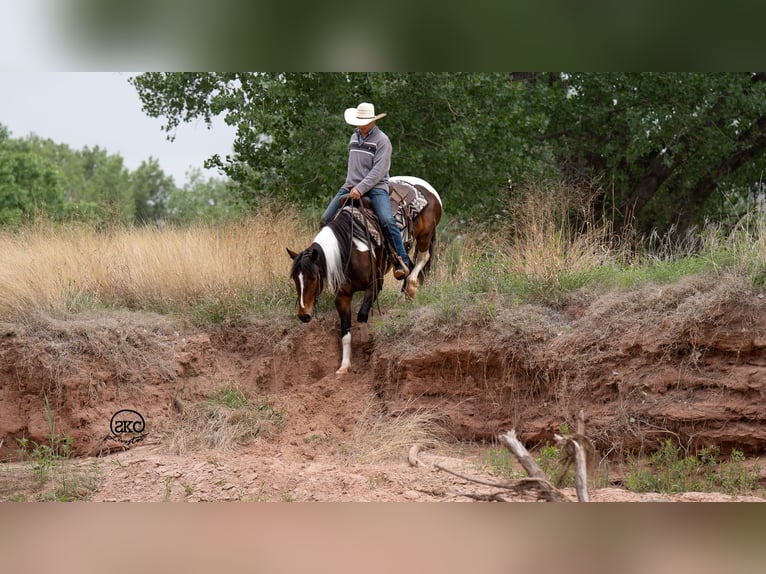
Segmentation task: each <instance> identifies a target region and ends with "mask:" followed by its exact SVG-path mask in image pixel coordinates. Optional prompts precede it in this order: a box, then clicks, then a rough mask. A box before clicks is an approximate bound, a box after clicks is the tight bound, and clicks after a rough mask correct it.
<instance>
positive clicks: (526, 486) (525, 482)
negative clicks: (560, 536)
mask: <svg viewBox="0 0 766 574" xmlns="http://www.w3.org/2000/svg"><path fill="white" fill-rule="evenodd" d="M433 466H434V468H436V469H438V470H443V471H444V472H446V473H449V474H452V475H454V476H457V477H458V478H462V479H463V480H467V481H469V482H475V483H476V484H481V485H484V486H492V487H494V488H503V489H505V490H512V491H514V492H516V493H517V494H521V493H523V492H524V491H527V490H531V489H533V488H537V489H538V490H540V491H541V492H542V493H544V496H543V498H551V497H552V498H553V500H552V502H558V501H559V500H563V501H568V499H567V498H566V496H565V495H564V494H563V493H562V492H560V491H557V492H558V494H555V493H554V494H552V495H550V497H549V496H546V495H545V493H546V492H547V491H548V490H549V489H550V488H552V486H551V484H550V483H549V482H548V481H547V480H545V479H544V478H522V479H519V480H517V481H516V482H515V483H513V484H502V483H497V482H491V481H489V480H482V479H480V478H474V477H472V476H468V475H465V474H462V473H459V472H457V471H454V470H450V469H449V468H447V467H445V466H442V465H440V464H439V463H438V462H435V463H434V464H433ZM554 490H555V489H554ZM457 494H458V496H467V497H468V498H474V499H476V500H497V501H503V502H504V501H505V499H503V498H502V497H500V496H499V493H494V494H486V495H485V494H471V495H469V494H465V493H460V492H459V493H457ZM558 495H560V497H561V498H557V496H558Z"/></svg>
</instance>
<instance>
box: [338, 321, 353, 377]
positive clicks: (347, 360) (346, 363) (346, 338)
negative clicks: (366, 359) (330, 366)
mask: <svg viewBox="0 0 766 574" xmlns="http://www.w3.org/2000/svg"><path fill="white" fill-rule="evenodd" d="M341 341H342V342H343V358H342V359H341V361H340V368H338V370H337V371H335V373H336V374H338V375H342V374H343V373H345V372H347V371H348V368H349V367H350V366H351V333H350V332H349V333H346V334H345V335H343V338H342V339H341Z"/></svg>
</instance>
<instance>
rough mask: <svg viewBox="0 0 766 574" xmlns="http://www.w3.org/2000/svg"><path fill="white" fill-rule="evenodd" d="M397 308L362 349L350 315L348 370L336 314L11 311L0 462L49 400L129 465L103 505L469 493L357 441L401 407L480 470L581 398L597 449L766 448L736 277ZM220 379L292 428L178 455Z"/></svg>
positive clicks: (750, 334)
mask: <svg viewBox="0 0 766 574" xmlns="http://www.w3.org/2000/svg"><path fill="white" fill-rule="evenodd" d="M733 293H734V294H735V296H733ZM385 311H386V312H385V313H384V314H383V315H382V316H379V317H376V318H375V320H374V322H373V326H372V329H371V338H370V340H369V341H367V342H364V343H357V341H359V339H360V337H359V331H358V329H357V328H356V327H355V328H354V332H353V336H354V340H355V343H354V350H353V364H352V368H351V372H350V373H348V374H346V375H342V376H340V375H336V374H335V369H336V368H337V366H338V364H339V362H340V348H339V342H338V340H337V334H336V330H337V318H336V316H335V315H334V313H333V312H330V311H328V312H326V313H323V314H321V315H320V316H319V317H318V318H317V320H315V321H312V322H311V323H309V324H307V325H303V324H300V323H299V322H298V321H297V320H295V319H294V318H293V317H290V316H285V317H279V318H277V319H273V320H269V321H263V320H251V321H247V322H245V323H244V324H242V325H237V326H233V325H228V326H221V327H216V328H211V329H206V330H203V329H199V328H191V327H189V326H182V325H181V324H179V323H177V322H175V321H172V320H170V319H168V318H166V317H162V316H156V315H150V314H142V313H130V312H108V313H107V312H103V313H92V314H86V315H76V316H70V317H58V318H55V319H54V318H51V317H46V316H40V317H35V318H32V319H30V320H29V321H28V322H27V323H26V324H24V325H7V324H6V325H0V440H2V444H1V445H0V460H13V459H14V458H15V457H16V456H17V453H18V439H20V438H22V437H27V438H29V439H31V440H34V441H37V442H44V441H46V440H47V437H48V436H49V434H50V427H49V420H48V417H47V416H46V414H47V410H46V406H45V401H44V397H47V398H48V402H49V412H50V415H51V416H50V418H51V420H52V421H53V423H54V425H55V430H56V432H57V433H58V434H60V435H67V436H71V437H73V445H74V448H75V452H76V454H78V455H80V456H84V457H102V459H103V460H112V459H114V460H117V461H120V462H119V463H116V464H114V465H111V466H109V467H108V472H106V471H104V470H103V469H104V468H106V467H105V466H104V465H102V472H105V473H106V476H105V480H104V484H103V486H102V489H101V490H100V491H98V492H97V493H95V495H94V499H96V500H114V499H117V500H122V499H126V498H127V499H131V500H135V499H141V500H145V499H168V498H169V499H189V498H190V497H191V498H192V499H193V498H194V496H196V497H197V498H196V499H199V500H210V499H221V498H223V499H227V498H228V499H248V500H257V499H260V498H263V499H268V500H275V499H284V500H288V499H289V500H346V499H360V500H362V499H363V500H444V499H454V498H456V497H457V496H456V494H455V492H456V490H459V488H463V487H465V485H463V487H458V483H459V482H460V480H459V479H456V478H447V476H446V475H445V474H444V473H440V472H437V471H435V470H434V469H433V468H431V469H430V470H425V469H414V468H411V467H408V465H407V463H406V452H402V453H401V455H400V456H398V458H397V457H394V458H393V459H390V460H389V461H387V462H386V461H383V462H381V461H373V462H369V463H366V462H365V463H360V462H359V460H360V459H359V458H357V459H354V458H353V457H352V456H350V455H349V452H350V450H352V449H353V446H354V442H355V441H356V440H357V439H358V433H359V428H360V424H361V423H364V422H365V421H369V420H370V419H371V418H374V417H379V418H383V419H394V418H396V417H397V416H400V415H402V413H418V412H420V413H422V412H428V413H430V414H431V416H432V421H433V422H434V423H435V425H436V426H437V427H438V429H439V430H440V433H441V438H442V439H443V440H442V442H440V443H439V449H435V450H433V451H431V452H429V451H426V452H425V453H424V455H423V456H425V457H429V456H430V457H434V456H443V457H446V459H447V460H450V461H453V462H454V463H455V464H456V465H458V464H465V463H466V461H469V462H470V464H471V468H472V469H473V470H474V471H476V472H481V471H482V459H481V455H480V453H479V451H478V450H476V451H473V450H471V449H473V448H474V447H470V448H469V447H467V446H465V445H466V444H468V443H471V444H474V445H478V444H481V442H482V441H484V442H485V443H486V442H491V441H492V439H493V437H495V436H496V435H497V434H498V433H500V432H502V431H504V430H508V429H510V428H515V429H517V431H518V433H519V435H520V437H521V438H522V439H523V440H524V441H525V443H526V444H527V445H528V447H529V448H534V447H535V446H539V445H541V444H544V443H545V441H549V440H552V438H553V433H554V432H558V431H559V429H560V428H562V425H567V426H568V427H569V428H571V429H573V428H574V421H575V416H576V414H577V412H578V411H579V410H580V409H583V410H584V411H585V413H586V416H587V425H588V433H589V435H590V436H591V437H592V439H593V440H594V442H595V444H596V447H597V449H598V451H599V453H600V454H601V455H602V456H617V455H619V454H623V453H625V452H627V451H631V452H641V451H643V452H645V453H646V452H650V451H651V450H653V449H654V448H655V447H656V446H657V445H658V444H660V443H661V442H662V441H664V440H665V439H666V438H668V437H670V438H673V439H674V441H676V442H677V443H678V444H679V445H681V446H683V447H688V448H692V449H694V448H696V447H700V446H710V445H717V446H718V447H719V448H720V449H721V453H722V454H723V455H726V454H727V453H729V452H730V451H731V450H732V449H734V448H736V449H739V450H742V451H743V452H745V453H746V454H747V455H760V454H763V453H764V451H765V450H766V400H764V399H766V301H765V300H764V298H763V296H762V295H761V294H759V293H753V292H749V291H748V290H747V289H746V288H745V287H744V286H742V285H740V284H736V283H732V282H720V281H718V282H717V281H715V280H711V279H700V278H693V279H687V280H684V281H681V282H680V283H678V284H676V285H672V286H659V287H658V286H644V287H641V288H640V289H636V290H633V291H628V292H622V293H621V294H620V295H614V294H607V295H602V296H598V297H596V296H593V295H588V294H584V293H576V294H573V295H571V296H569V298H568V300H566V301H564V302H563V303H562V305H560V306H559V307H557V308H550V307H545V306H536V305H521V306H516V307H513V308H503V307H493V308H492V311H491V313H489V312H481V313H475V314H474V315H475V316H474V315H471V314H470V313H468V314H466V315H464V316H461V317H459V318H458V320H452V321H445V320H444V318H443V317H442V316H440V314H439V312H438V311H435V310H434V309H432V308H430V307H422V308H415V309H412V311H411V314H412V315H411V316H412V317H414V318H415V321H414V322H413V323H412V324H411V325H409V326H407V327H405V328H402V329H401V330H399V331H398V332H396V333H394V334H392V333H391V332H390V331H391V330H390V328H389V327H390V323H387V321H390V320H392V319H391V317H390V316H389V314H390V313H391V310H385ZM223 386H229V387H235V388H240V389H242V390H243V391H245V392H247V394H248V395H249V396H252V397H263V398H265V399H267V400H268V404H269V405H270V406H269V408H270V409H273V410H274V411H275V412H279V413H280V416H279V424H278V425H277V426H276V427H274V428H272V429H271V430H270V431H269V432H268V433H263V436H260V437H258V438H257V439H255V440H254V441H251V442H249V443H247V444H244V443H243V444H242V445H240V446H239V447H238V448H237V449H235V450H234V451H225V450H221V451H219V452H213V453H212V454H211V451H204V452H202V451H198V452H189V453H186V454H185V455H183V456H181V455H174V454H172V453H170V452H169V451H168V449H167V448H166V445H167V441H166V437H167V433H168V432H169V431H170V430H171V429H173V428H174V425H177V422H178V420H179V417H181V416H182V415H183V413H184V412H188V409H190V408H193V406H194V405H196V404H199V403H200V402H202V401H204V400H206V398H208V397H209V396H210V394H211V393H213V392H214V391H215V390H216V389H219V388H221V387H223ZM120 409H133V410H135V411H138V412H140V413H141V415H142V416H143V417H144V419H145V421H146V433H147V434H146V439H145V440H144V441H142V442H141V443H136V444H135V445H132V446H131V447H130V448H129V449H128V450H127V451H126V450H125V448H124V445H123V444H121V443H119V442H117V441H115V440H114V439H109V438H107V437H108V436H109V435H110V432H111V431H110V426H109V425H110V420H111V417H112V415H113V414H114V413H115V412H117V411H118V410H120ZM460 441H462V445H463V446H460V445H461V442H460ZM476 448H478V447H476ZM440 449H441V450H440ZM469 451H470V452H469ZM110 453H112V454H110ZM107 455H108V456H107ZM104 457H106V458H104ZM88 460H89V459H88ZM459 461H463V462H462V463H459ZM112 467H114V468H112ZM128 468H129V469H130V470H125V469H128ZM192 469H197V470H196V471H193V470H192ZM221 469H228V470H229V474H228V475H227V476H226V478H217V473H219V472H223V471H222V470H221ZM195 473H196V474H195ZM168 476H170V480H169V481H168V479H167V477H168ZM437 476H438V478H436V477H437ZM277 477H282V478H277ZM403 477H407V478H406V479H405V478H403ZM144 479H145V480H148V481H152V482H151V484H152V486H151V488H146V487H145V485H144V486H142V484H143V483H142V481H143V480H144ZM203 479H204V480H203ZM182 483H183V484H185V485H186V486H184V487H183V488H182V486H181V485H182ZM215 484H219V486H218V487H214V485H215ZM168 485H170V486H169V487H168ZM226 485H231V486H230V488H228V489H227V490H222V488H223V487H224V486H226ZM168 488H170V490H168ZM264 489H265V490H264ZM139 492H144V493H145V494H139ZM259 492H260V494H258V493H259ZM605 492H606V491H605ZM194 493H196V495H195V494H194ZM214 493H215V494H214ZM221 493H223V494H221ZM626 496H628V495H626ZM630 496H634V499H641V497H639V496H638V495H630ZM596 498H597V497H596Z"/></svg>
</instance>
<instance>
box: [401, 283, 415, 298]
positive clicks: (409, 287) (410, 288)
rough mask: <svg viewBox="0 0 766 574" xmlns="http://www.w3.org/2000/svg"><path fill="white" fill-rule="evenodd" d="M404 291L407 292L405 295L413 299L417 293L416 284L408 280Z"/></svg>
mask: <svg viewBox="0 0 766 574" xmlns="http://www.w3.org/2000/svg"><path fill="white" fill-rule="evenodd" d="M404 292H405V293H406V294H407V297H409V298H410V299H414V298H415V296H416V295H417V294H418V287H417V285H414V284H412V283H409V282H408V283H407V287H405V288H404Z"/></svg>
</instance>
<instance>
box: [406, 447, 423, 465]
mask: <svg viewBox="0 0 766 574" xmlns="http://www.w3.org/2000/svg"><path fill="white" fill-rule="evenodd" d="M420 449H421V446H420V444H418V443H415V444H413V445H412V447H410V452H409V453H408V454H407V461H408V462H409V463H410V466H415V467H417V466H423V463H422V462H420V459H418V453H419V452H420Z"/></svg>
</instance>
